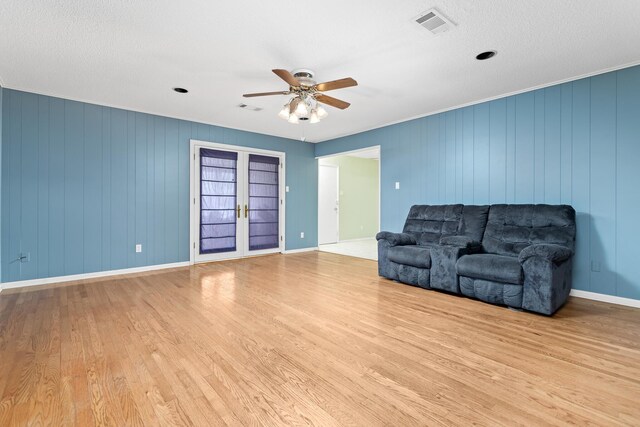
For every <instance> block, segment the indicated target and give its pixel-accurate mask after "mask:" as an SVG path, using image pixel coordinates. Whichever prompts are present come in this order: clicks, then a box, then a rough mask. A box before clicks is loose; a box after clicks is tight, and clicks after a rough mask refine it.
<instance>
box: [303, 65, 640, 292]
mask: <svg viewBox="0 0 640 427" xmlns="http://www.w3.org/2000/svg"><path fill="white" fill-rule="evenodd" d="M372 145H380V146H381V186H382V188H381V192H382V199H381V210H382V211H381V225H382V229H384V230H394V231H399V230H400V229H401V228H402V225H403V222H404V218H405V216H406V214H407V212H408V210H409V207H410V206H411V205H412V204H416V203H425V204H441V203H467V204H471V203H475V204H487V203H550V204H557V203H567V204H571V205H573V207H574V208H575V209H576V211H577V212H578V236H577V253H576V264H575V275H574V288H576V289H581V290H586V291H592V292H598V293H603V294H607V295H614V296H620V297H627V298H635V299H640V259H638V254H639V253H640V252H639V251H638V244H637V242H638V241H640V190H639V185H640V67H633V68H627V69H624V70H620V71H616V72H611V73H607V74H602V75H598V76H595V77H591V78H587V79H582V80H577V81H574V82H570V83H565V84H561V85H557V86H552V87H549V88H546V89H540V90H536V91H532V92H527V93H524V94H520V95H515V96H510V97H507V98H503V99H499V100H495V101H491V102H485V103H482V104H477V105H474V106H470V107H465V108H460V109H457V110H452V111H448V112H445V113H441V114H436V115H433V116H429V117H424V118H421V119H416V120H412V121H409V122H405V123H400V124H397V125H392V126H387V127H384V128H380V129H376V130H372V131H369V132H364V133H360V134H357V135H352V136H348V137H344V138H340V139H335V140H332V141H327V142H323V143H321V144H317V145H316V147H315V153H316V156H323V155H327V154H333V153H337V152H342V151H347V150H353V149H357V148H362V147H367V146H372ZM396 181H399V182H400V189H399V190H395V189H394V183H395V182H396ZM592 261H593V263H594V265H593V266H592ZM598 263H599V264H600V268H599V270H600V271H599V272H597V271H593V270H598V266H597V264H598ZM592 267H594V268H592Z"/></svg>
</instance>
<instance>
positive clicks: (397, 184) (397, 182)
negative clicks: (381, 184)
mask: <svg viewBox="0 0 640 427" xmlns="http://www.w3.org/2000/svg"><path fill="white" fill-rule="evenodd" d="M399 189H400V182H399V181H396V190H399Z"/></svg>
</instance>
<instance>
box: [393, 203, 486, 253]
mask: <svg viewBox="0 0 640 427" xmlns="http://www.w3.org/2000/svg"><path fill="white" fill-rule="evenodd" d="M488 213H489V206H471V205H469V206H465V205H436V206H431V205H415V206H412V207H411V210H409V215H408V216H407V221H406V222H405V224H404V229H403V232H404V233H409V234H412V235H413V236H415V238H416V242H417V243H418V245H429V244H438V243H439V242H440V238H441V237H445V236H455V235H465V236H469V237H471V238H472V239H473V240H476V241H478V242H480V241H481V240H482V235H483V234H484V229H485V225H486V223H487V215H488Z"/></svg>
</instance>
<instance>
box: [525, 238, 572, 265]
mask: <svg viewBox="0 0 640 427" xmlns="http://www.w3.org/2000/svg"><path fill="white" fill-rule="evenodd" d="M572 255H573V251H572V250H571V249H569V248H567V247H566V246H561V245H554V244H549V243H540V244H535V245H530V246H527V247H526V248H524V249H523V250H522V251H521V252H520V255H519V256H518V260H519V261H520V263H521V264H524V262H525V261H526V260H528V259H529V258H533V257H539V258H542V259H544V260H547V261H551V262H555V263H560V262H563V261H566V260H568V259H569V258H571V256H572Z"/></svg>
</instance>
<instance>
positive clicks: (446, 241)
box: [440, 236, 482, 249]
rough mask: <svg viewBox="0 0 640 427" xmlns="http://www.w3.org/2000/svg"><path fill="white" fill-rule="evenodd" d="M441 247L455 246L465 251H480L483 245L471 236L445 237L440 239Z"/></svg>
mask: <svg viewBox="0 0 640 427" xmlns="http://www.w3.org/2000/svg"><path fill="white" fill-rule="evenodd" d="M440 245H442V246H455V247H459V248H465V249H480V248H481V247H482V244H481V243H480V242H478V241H477V240H473V239H472V238H471V237H469V236H444V237H441V238H440Z"/></svg>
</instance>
